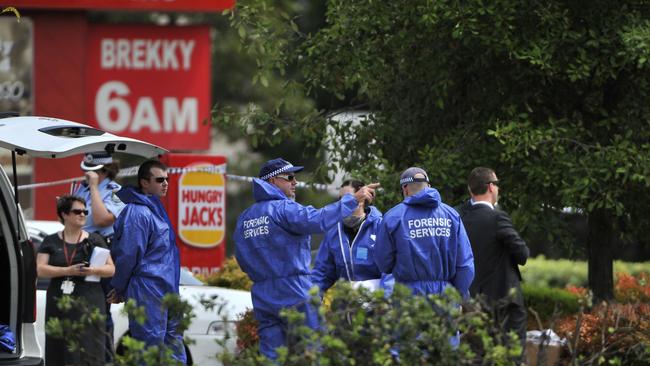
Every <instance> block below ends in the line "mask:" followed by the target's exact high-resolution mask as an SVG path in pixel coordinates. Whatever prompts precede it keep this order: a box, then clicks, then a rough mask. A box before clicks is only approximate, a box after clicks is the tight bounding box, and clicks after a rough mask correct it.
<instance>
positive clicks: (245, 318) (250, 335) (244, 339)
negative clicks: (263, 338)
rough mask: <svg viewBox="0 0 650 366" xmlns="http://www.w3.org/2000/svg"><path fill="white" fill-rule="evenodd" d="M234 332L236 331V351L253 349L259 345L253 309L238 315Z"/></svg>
mask: <svg viewBox="0 0 650 366" xmlns="http://www.w3.org/2000/svg"><path fill="white" fill-rule="evenodd" d="M238 319H239V320H237V324H236V325H235V330H236V331H237V349H238V350H239V351H243V350H246V349H250V348H254V347H256V346H257V345H258V344H259V341H260V337H259V335H258V334H257V325H258V323H257V320H255V315H254V313H253V309H248V310H247V311H246V312H245V313H243V314H239V316H238Z"/></svg>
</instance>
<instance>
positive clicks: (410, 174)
mask: <svg viewBox="0 0 650 366" xmlns="http://www.w3.org/2000/svg"><path fill="white" fill-rule="evenodd" d="M417 174H421V175H422V177H417V178H416V177H415V176H416V175H417ZM415 182H427V183H428V182H429V176H428V175H427V172H425V171H424V169H422V168H418V167H410V168H408V169H406V170H405V171H404V172H403V173H402V175H400V176H399V184H400V185H402V186H403V185H405V184H409V183H415Z"/></svg>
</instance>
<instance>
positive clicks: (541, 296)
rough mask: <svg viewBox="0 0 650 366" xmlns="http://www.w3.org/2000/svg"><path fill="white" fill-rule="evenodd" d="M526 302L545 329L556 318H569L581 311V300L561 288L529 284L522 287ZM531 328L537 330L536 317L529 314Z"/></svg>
mask: <svg viewBox="0 0 650 366" xmlns="http://www.w3.org/2000/svg"><path fill="white" fill-rule="evenodd" d="M522 290H523V293H524V301H525V303H526V306H527V307H528V308H529V309H533V310H534V311H535V312H536V313H537V315H538V316H539V318H540V319H539V320H540V321H541V322H542V325H543V326H544V327H548V326H549V322H550V321H551V320H552V319H553V318H555V317H562V316H567V315H569V314H575V313H577V312H578V311H580V303H579V301H578V300H579V298H578V296H576V294H574V293H572V292H571V291H568V290H566V289H561V288H550V287H543V286H534V285H531V284H528V283H524V284H523V285H522ZM528 320H529V328H532V329H537V328H538V327H539V325H538V324H536V323H535V320H536V319H535V317H534V316H531V314H529V317H528Z"/></svg>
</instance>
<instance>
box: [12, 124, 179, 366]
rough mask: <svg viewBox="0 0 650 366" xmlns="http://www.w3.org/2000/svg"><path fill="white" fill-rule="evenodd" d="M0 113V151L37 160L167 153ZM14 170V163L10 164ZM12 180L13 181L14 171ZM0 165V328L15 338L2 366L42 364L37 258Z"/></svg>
mask: <svg viewBox="0 0 650 366" xmlns="http://www.w3.org/2000/svg"><path fill="white" fill-rule="evenodd" d="M3 117H5V116H3V115H1V114H0V148H6V149H9V150H10V151H11V152H12V157H13V158H14V161H15V157H16V154H18V155H22V154H27V155H30V156H33V157H39V158H50V159H56V158H63V157H67V156H71V155H75V154H81V153H85V152H91V151H106V152H109V153H113V152H121V153H127V154H134V155H139V156H143V157H155V156H158V155H162V154H164V153H165V152H166V150H165V149H163V148H160V147H158V146H155V145H152V144H148V143H146V142H142V141H139V140H135V139H131V138H127V137H120V136H116V135H113V134H110V133H107V132H104V131H102V130H98V129H96V128H93V127H90V126H87V125H84V124H81V123H76V122H70V121H66V120H62V119H57V118H49V117H14V116H11V117H7V118H3ZM14 166H15V164H14ZM13 177H16V172H15V171H14V174H13ZM15 184H16V183H15V180H14V183H13V184H12V182H10V180H9V178H8V177H7V174H6V173H5V168H4V167H3V166H2V165H0V324H4V325H8V326H9V327H10V329H11V331H12V332H13V334H14V336H15V339H16V348H15V350H14V351H13V352H3V351H1V350H0V365H43V359H42V358H41V349H40V345H39V343H38V341H37V338H36V333H35V330H34V323H35V321H36V279H37V276H36V254H35V252H34V248H33V247H32V244H31V243H30V241H29V236H28V234H27V231H26V229H25V223H24V222H25V221H24V218H23V215H22V211H21V209H20V204H19V203H18V202H17V199H16V196H17V195H16V187H15Z"/></svg>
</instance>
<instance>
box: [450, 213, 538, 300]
mask: <svg viewBox="0 0 650 366" xmlns="http://www.w3.org/2000/svg"><path fill="white" fill-rule="evenodd" d="M457 210H458V212H459V213H460V217H461V218H462V220H463V225H465V230H466V231H467V236H468V237H469V241H470V243H471V245H472V252H473V253H474V268H475V271H476V275H475V276H474V282H473V283H472V285H471V286H470V288H469V291H470V294H471V295H472V296H476V295H477V294H484V295H485V296H486V297H487V298H488V300H489V301H497V300H499V299H502V298H504V297H506V296H507V295H508V294H509V291H510V289H511V288H515V290H516V297H515V302H517V303H519V304H523V299H522V296H521V287H520V282H521V273H520V272H519V267H518V266H517V265H524V264H526V260H527V259H528V255H529V250H528V247H527V246H526V242H525V241H524V240H523V239H522V238H521V236H519V233H517V231H516V230H515V228H514V227H513V225H512V220H511V219H510V216H508V214H507V213H505V212H503V211H501V210H498V209H491V208H490V207H488V206H487V205H484V204H476V205H472V204H471V203H470V202H466V203H465V204H463V205H461V206H459V207H457Z"/></svg>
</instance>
